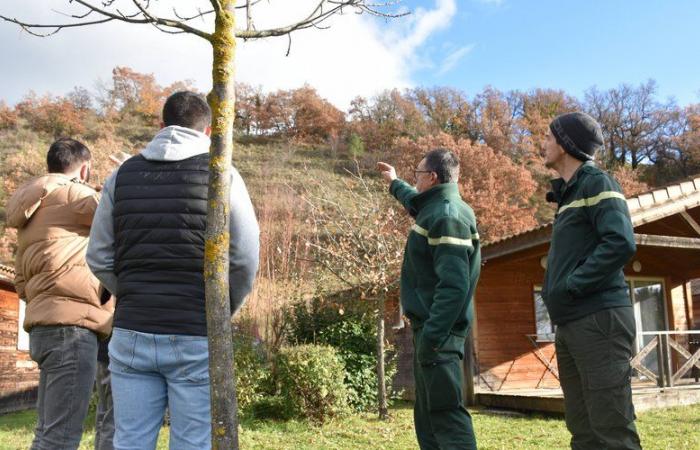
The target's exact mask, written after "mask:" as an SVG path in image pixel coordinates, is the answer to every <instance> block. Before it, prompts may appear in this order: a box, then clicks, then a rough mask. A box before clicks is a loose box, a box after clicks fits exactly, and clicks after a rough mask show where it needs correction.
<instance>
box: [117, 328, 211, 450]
mask: <svg viewBox="0 0 700 450" xmlns="http://www.w3.org/2000/svg"><path fill="white" fill-rule="evenodd" d="M109 361H110V363H109V370H110V372H111V375H112V397H113V400H114V421H115V425H116V432H115V435H114V448H115V449H116V450H145V449H155V448H156V443H157V440H158V432H159V431H160V428H161V427H162V425H163V416H164V414H165V408H166V406H167V407H168V408H169V411H170V449H171V450H189V449H198V450H199V449H210V448H211V410H210V406H209V347H208V344H207V338H206V336H183V335H164V334H150V333H140V332H138V331H132V330H125V329H122V328H115V329H114V331H113V333H112V341H111V342H110V343H109Z"/></svg>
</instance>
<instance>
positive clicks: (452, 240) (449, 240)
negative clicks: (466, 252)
mask: <svg viewBox="0 0 700 450" xmlns="http://www.w3.org/2000/svg"><path fill="white" fill-rule="evenodd" d="M440 244H452V245H461V246H463V247H473V246H474V245H473V244H472V240H471V239H460V238H456V237H451V236H440V237H439V238H431V237H429V238H428V245H440Z"/></svg>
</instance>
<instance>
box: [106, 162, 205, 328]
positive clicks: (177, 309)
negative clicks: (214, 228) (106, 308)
mask: <svg viewBox="0 0 700 450" xmlns="http://www.w3.org/2000/svg"><path fill="white" fill-rule="evenodd" d="M208 165H209V155H208V154H206V153H205V154H202V155H197V156H193V157H191V158H188V159H185V160H182V161H149V160H147V159H145V158H144V157H143V156H141V155H138V156H135V157H133V158H131V159H129V160H128V161H126V162H125V163H124V164H123V165H122V166H121V167H120V168H119V172H118V173H117V179H116V186H115V190H114V211H113V219H114V236H115V242H114V246H115V258H114V267H115V273H116V274H117V279H118V287H117V308H116V311H115V314H114V326H115V327H119V328H125V329H129V330H135V331H141V332H145V333H155V334H186V335H198V336H205V335H206V334H207V328H206V312H205V308H204V276H203V265H204V230H205V226H206V213H207V183H208V181H209V170H208Z"/></svg>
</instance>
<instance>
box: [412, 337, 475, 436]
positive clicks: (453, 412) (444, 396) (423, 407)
mask: <svg viewBox="0 0 700 450" xmlns="http://www.w3.org/2000/svg"><path fill="white" fill-rule="evenodd" d="M420 339H421V330H420V329H419V330H415V331H414V335H413V342H414V348H418V343H419V342H420ZM464 340H465V338H464V337H461V336H454V335H450V337H449V338H448V340H447V342H445V344H444V345H443V346H442V347H441V348H440V351H439V352H435V354H434V355H431V356H430V357H427V358H425V360H424V361H419V360H418V355H417V353H418V352H414V356H413V375H414V378H415V387H416V403H415V406H414V410H413V419H414V422H415V426H416V436H417V438H418V445H419V446H420V448H421V450H472V449H474V450H475V449H476V439H475V437H474V428H473V427H472V418H471V416H470V415H469V412H467V409H466V408H465V407H464V401H463V389H462V380H463V378H464V376H463V369H462V359H463V358H464Z"/></svg>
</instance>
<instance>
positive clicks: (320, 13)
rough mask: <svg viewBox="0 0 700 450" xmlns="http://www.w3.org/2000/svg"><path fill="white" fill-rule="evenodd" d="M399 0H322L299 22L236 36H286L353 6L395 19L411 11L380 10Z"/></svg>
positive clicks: (255, 37) (359, 11) (241, 31)
mask: <svg viewBox="0 0 700 450" xmlns="http://www.w3.org/2000/svg"><path fill="white" fill-rule="evenodd" d="M399 2H400V0H395V1H388V2H383V3H367V2H366V0H320V1H319V2H318V4H316V7H315V8H314V9H313V10H312V11H311V13H310V14H309V15H308V16H306V18H304V19H302V20H300V21H298V22H295V23H293V24H290V25H287V26H283V27H279V28H270V29H267V30H251V29H245V30H237V31H236V37H239V38H244V39H261V38H266V37H272V36H284V35H286V34H290V33H292V32H294V31H298V30H304V29H306V28H311V27H318V25H319V24H320V23H322V22H324V21H325V20H326V19H328V18H330V17H331V16H333V15H335V14H342V13H343V10H344V9H345V8H351V9H353V10H354V11H355V12H357V13H358V14H363V13H366V14H370V15H373V16H378V17H384V18H386V19H395V18H399V17H403V16H406V15H408V14H410V13H409V12H402V13H386V12H382V11H380V9H381V8H386V7H391V6H395V5H397V4H398V3H399ZM324 6H330V8H326V9H325V10H324Z"/></svg>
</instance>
